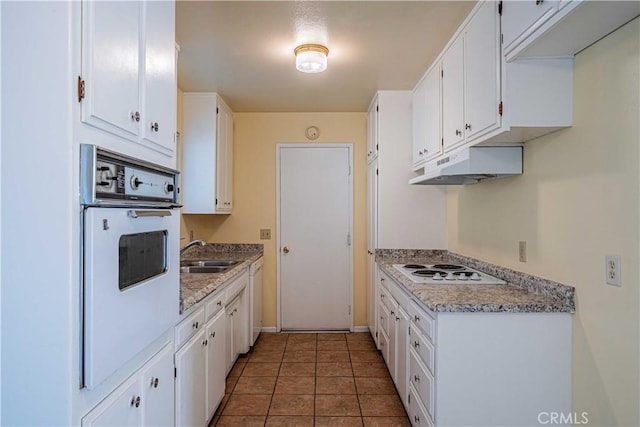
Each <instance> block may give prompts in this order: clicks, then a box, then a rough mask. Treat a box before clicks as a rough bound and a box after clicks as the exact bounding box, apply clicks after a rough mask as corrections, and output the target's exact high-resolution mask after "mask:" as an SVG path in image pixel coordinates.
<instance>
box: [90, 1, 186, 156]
mask: <svg viewBox="0 0 640 427" xmlns="http://www.w3.org/2000/svg"><path fill="white" fill-rule="evenodd" d="M82 11H83V12H82V13H83V19H82V75H81V76H80V81H79V82H78V84H79V86H81V85H84V99H81V102H82V107H81V120H82V122H83V123H85V124H88V125H90V126H92V127H94V128H97V129H100V130H102V131H105V132H108V133H110V134H112V135H116V136H118V137H120V138H122V139H124V140H126V141H129V142H134V143H137V144H141V145H143V146H146V147H148V148H151V149H153V150H154V151H156V152H160V153H162V154H164V155H167V156H173V154H174V144H175V141H174V138H175V128H176V68H175V64H176V55H175V4H174V2H171V1H158V2H135V1H124V2H120V1H118V2H107V1H86V2H84V3H83V8H82ZM79 92H81V91H79ZM79 97H81V94H79ZM123 151H126V150H123Z"/></svg>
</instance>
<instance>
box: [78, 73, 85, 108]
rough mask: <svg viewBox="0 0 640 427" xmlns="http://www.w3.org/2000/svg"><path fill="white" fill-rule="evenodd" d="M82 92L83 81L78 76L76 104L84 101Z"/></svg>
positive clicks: (83, 88) (83, 87)
mask: <svg viewBox="0 0 640 427" xmlns="http://www.w3.org/2000/svg"><path fill="white" fill-rule="evenodd" d="M84 90H85V86H84V80H83V79H82V77H81V76H78V102H82V100H83V99H84Z"/></svg>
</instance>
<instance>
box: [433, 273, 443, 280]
mask: <svg viewBox="0 0 640 427" xmlns="http://www.w3.org/2000/svg"><path fill="white" fill-rule="evenodd" d="M433 280H442V274H440V273H436V274H434V275H433Z"/></svg>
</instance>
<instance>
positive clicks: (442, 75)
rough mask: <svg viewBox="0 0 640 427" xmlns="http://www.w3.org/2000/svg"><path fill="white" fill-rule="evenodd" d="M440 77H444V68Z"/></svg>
mask: <svg viewBox="0 0 640 427" xmlns="http://www.w3.org/2000/svg"><path fill="white" fill-rule="evenodd" d="M440 77H444V68H443V69H442V70H440Z"/></svg>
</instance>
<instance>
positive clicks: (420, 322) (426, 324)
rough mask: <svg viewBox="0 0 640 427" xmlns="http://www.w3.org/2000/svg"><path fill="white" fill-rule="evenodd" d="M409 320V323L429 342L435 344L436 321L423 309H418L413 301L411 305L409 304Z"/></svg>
mask: <svg viewBox="0 0 640 427" xmlns="http://www.w3.org/2000/svg"><path fill="white" fill-rule="evenodd" d="M409 318H410V319H411V323H413V324H414V325H415V326H417V327H418V329H420V331H422V333H423V334H424V335H425V337H427V338H428V339H429V341H431V342H435V341H434V338H435V328H436V321H435V320H434V319H432V318H431V316H429V315H428V314H427V313H426V312H425V311H424V310H423V309H421V308H420V307H418V304H416V302H415V301H411V304H409Z"/></svg>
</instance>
